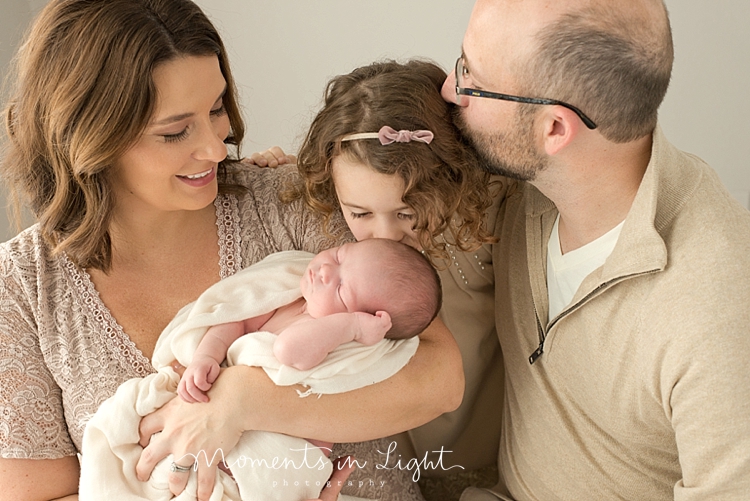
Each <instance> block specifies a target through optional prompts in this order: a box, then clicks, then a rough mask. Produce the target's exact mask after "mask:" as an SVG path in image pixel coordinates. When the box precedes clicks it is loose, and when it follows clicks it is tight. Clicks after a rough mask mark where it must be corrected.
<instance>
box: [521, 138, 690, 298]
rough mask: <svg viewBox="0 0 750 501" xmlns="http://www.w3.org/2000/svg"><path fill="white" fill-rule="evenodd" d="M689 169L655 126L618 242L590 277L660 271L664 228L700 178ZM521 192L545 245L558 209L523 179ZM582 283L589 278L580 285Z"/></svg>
mask: <svg viewBox="0 0 750 501" xmlns="http://www.w3.org/2000/svg"><path fill="white" fill-rule="evenodd" d="M691 170H692V171H696V172H697V170H698V169H697V167H696V166H694V165H693V164H692V163H691V162H687V161H686V154H685V153H683V152H681V151H679V150H677V149H676V148H675V147H674V146H672V145H671V144H670V143H669V142H668V141H667V139H666V137H665V136H664V134H663V132H662V130H661V128H660V127H658V126H657V127H656V129H655V130H654V133H653V142H652V147H651V159H650V160H649V163H648V166H647V168H646V172H645V173H644V175H643V179H642V180H641V184H640V186H639V188H638V191H637V193H636V196H635V198H634V200H633V205H632V206H631V208H630V211H629V212H628V215H627V217H626V218H625V223H624V225H623V228H622V233H621V234H620V238H619V240H618V242H617V245H616V246H615V249H614V250H613V252H612V254H611V255H610V258H609V259H607V262H606V263H605V264H604V266H603V267H602V268H601V269H600V270H598V272H596V273H594V274H592V275H597V277H589V278H592V279H593V278H595V279H596V282H598V283H604V282H608V281H611V280H616V279H617V278H620V277H625V276H630V275H635V274H639V273H645V272H655V271H662V270H664V268H665V267H666V265H667V260H668V257H667V246H666V244H665V239H664V234H665V231H666V229H667V228H668V227H669V225H670V224H671V223H672V221H673V220H674V218H675V216H676V215H677V214H678V212H679V211H680V208H681V207H682V206H683V205H684V203H685V201H686V200H687V199H688V197H689V196H690V194H692V193H693V192H694V191H695V189H696V188H697V185H698V183H699V182H700V175H690V174H691V173H690V172H689V171H691ZM525 192H526V193H525V194H526V200H527V203H526V215H527V217H529V218H532V219H536V218H538V217H541V218H542V220H543V224H542V226H543V234H544V241H543V244H544V245H545V246H546V243H547V242H546V240H547V239H548V238H549V234H550V232H551V230H552V224H553V222H554V219H555V217H556V215H557V209H556V207H555V205H554V204H553V203H552V201H551V200H549V199H548V198H547V197H545V196H544V195H543V194H542V193H541V192H540V191H539V190H538V189H536V188H535V187H534V186H532V185H530V184H528V183H526V186H525ZM587 282H589V280H588V279H587V280H586V281H585V282H584V284H586V283H587ZM583 288H584V287H582V289H583ZM586 288H587V287H586ZM579 292H580V291H579Z"/></svg>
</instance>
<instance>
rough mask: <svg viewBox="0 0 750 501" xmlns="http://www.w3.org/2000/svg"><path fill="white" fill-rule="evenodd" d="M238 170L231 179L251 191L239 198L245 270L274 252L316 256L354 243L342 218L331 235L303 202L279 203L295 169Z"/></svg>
mask: <svg viewBox="0 0 750 501" xmlns="http://www.w3.org/2000/svg"><path fill="white" fill-rule="evenodd" d="M235 169H237V170H235V171H234V172H232V178H231V179H232V180H233V181H234V182H235V183H237V184H240V185H242V186H245V187H246V188H247V190H248V191H247V193H246V194H243V195H241V196H239V197H238V200H239V203H238V210H239V220H240V224H241V226H242V237H241V240H242V244H241V247H242V256H243V267H244V266H249V265H251V264H253V263H255V262H257V261H260V260H261V259H263V258H264V257H265V256H267V255H268V254H271V253H273V252H279V251H283V250H304V251H308V252H312V253H317V252H319V251H321V250H324V249H328V248H330V247H334V246H336V245H340V244H341V243H344V242H347V241H351V240H352V236H351V234H350V233H349V232H348V231H345V223H344V222H343V218H338V219H336V220H335V221H334V222H333V224H332V225H331V226H332V227H331V230H332V231H331V234H328V233H326V232H324V231H323V227H322V220H321V218H320V217H319V216H318V215H317V214H316V213H314V212H313V211H312V210H311V209H310V208H308V207H307V206H306V205H305V204H304V202H303V201H302V200H295V201H293V202H290V203H286V202H283V201H282V200H281V199H280V195H281V193H283V192H284V191H285V190H286V189H288V187H289V186H290V183H292V182H294V179H295V178H296V176H297V169H296V167H295V166H294V165H284V166H281V167H278V168H276V169H270V168H258V167H255V166H251V165H246V164H240V165H239V166H237V167H235ZM339 220H340V221H339Z"/></svg>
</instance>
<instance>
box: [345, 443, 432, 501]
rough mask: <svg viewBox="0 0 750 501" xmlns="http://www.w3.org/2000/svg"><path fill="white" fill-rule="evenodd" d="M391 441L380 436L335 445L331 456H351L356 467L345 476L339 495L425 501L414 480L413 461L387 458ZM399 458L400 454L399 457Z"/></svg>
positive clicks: (387, 500) (384, 500)
mask: <svg viewBox="0 0 750 501" xmlns="http://www.w3.org/2000/svg"><path fill="white" fill-rule="evenodd" d="M390 447H391V440H390V439H386V438H381V439H378V440H370V441H368V442H357V443H350V444H335V445H334V446H333V451H332V452H331V459H334V458H338V457H341V456H350V457H351V458H353V460H352V461H354V460H356V463H354V464H355V465H356V466H357V468H355V470H354V471H353V472H352V474H351V475H350V476H349V478H348V479H347V481H346V483H345V484H344V485H343V489H342V490H341V493H342V494H346V495H349V496H356V497H360V498H365V499H372V500H382V501H391V500H394V499H398V500H399V501H424V497H422V494H421V493H420V491H419V485H418V484H417V482H416V480H415V470H416V468H415V467H414V465H413V464H408V463H407V461H404V463H405V464H399V463H398V462H397V461H394V458H392V457H389V451H392V450H391V449H390ZM398 457H399V458H400V456H398Z"/></svg>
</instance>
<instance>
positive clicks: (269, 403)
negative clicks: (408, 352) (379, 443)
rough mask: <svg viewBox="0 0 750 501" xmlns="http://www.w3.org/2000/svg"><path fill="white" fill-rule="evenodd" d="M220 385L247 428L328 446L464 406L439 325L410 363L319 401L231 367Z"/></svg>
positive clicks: (453, 358) (452, 352) (460, 380)
mask: <svg viewBox="0 0 750 501" xmlns="http://www.w3.org/2000/svg"><path fill="white" fill-rule="evenodd" d="M218 382H221V383H223V384H222V385H224V384H226V385H229V386H228V388H233V389H234V390H233V391H232V392H231V393H234V394H235V396H236V397H237V398H238V399H239V401H240V402H242V404H243V407H244V409H245V410H246V412H245V413H244V414H243V415H244V418H245V421H244V423H243V425H244V428H245V429H248V430H250V429H253V430H266V431H274V432H279V433H285V434H288V435H294V436H299V437H306V438H315V439H319V440H325V441H330V442H359V441H364V440H371V439H374V438H380V437H384V436H388V435H392V434H395V433H399V432H402V431H404V430H408V429H411V428H414V427H416V426H419V425H421V424H424V423H426V422H427V421H430V420H432V419H434V418H435V417H437V416H439V415H440V414H442V413H444V412H449V411H452V410H454V409H455V408H456V407H458V405H459V404H460V403H461V398H462V397H463V391H464V376H463V367H462V365H461V354H460V352H459V350H458V347H457V345H456V343H455V341H454V339H453V336H452V335H451V334H450V332H449V331H448V329H447V328H446V327H445V326H444V325H443V323H442V322H440V321H439V320H436V321H435V322H433V324H432V325H431V326H430V327H429V328H428V329H427V330H426V331H425V332H424V333H423V334H422V335H421V336H420V345H419V349H418V350H417V353H416V354H415V355H414V357H413V358H412V360H411V361H410V362H409V363H408V364H407V365H406V366H405V367H404V368H403V369H401V370H400V371H399V372H398V373H397V374H395V375H394V376H392V377H391V378H389V379H387V380H385V381H382V382H380V383H377V384H373V385H370V386H366V387H364V388H361V389H358V390H354V391H350V392H346V393H339V394H334V395H324V396H322V397H321V398H315V397H307V398H300V397H299V396H298V394H297V392H296V391H295V388H289V387H278V386H275V385H274V384H273V382H271V380H270V379H269V378H268V377H267V376H266V375H265V373H263V372H262V371H261V370H259V369H257V368H250V367H233V368H230V369H227V370H226V371H224V373H223V374H222V375H221V376H220V377H219V380H218Z"/></svg>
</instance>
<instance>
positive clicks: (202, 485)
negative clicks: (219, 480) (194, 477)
mask: <svg viewBox="0 0 750 501" xmlns="http://www.w3.org/2000/svg"><path fill="white" fill-rule="evenodd" d="M219 462H220V461H219ZM217 466H218V462H217V461H214V462H213V464H211V465H210V466H209V465H207V464H199V465H198V501H208V499H209V498H210V497H211V493H212V492H213V490H214V483H216V469H217Z"/></svg>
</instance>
